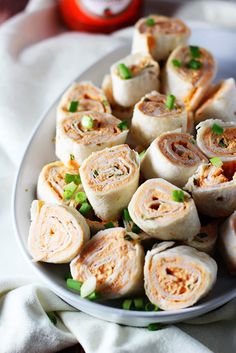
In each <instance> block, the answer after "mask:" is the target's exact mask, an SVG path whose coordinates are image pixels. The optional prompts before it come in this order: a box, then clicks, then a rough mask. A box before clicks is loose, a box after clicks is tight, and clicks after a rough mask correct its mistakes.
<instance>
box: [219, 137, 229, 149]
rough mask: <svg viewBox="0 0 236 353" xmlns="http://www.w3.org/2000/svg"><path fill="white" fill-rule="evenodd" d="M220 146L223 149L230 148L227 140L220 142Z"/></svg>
mask: <svg viewBox="0 0 236 353" xmlns="http://www.w3.org/2000/svg"><path fill="white" fill-rule="evenodd" d="M219 146H220V147H223V148H227V147H228V145H227V144H226V143H225V140H224V139H223V138H222V139H221V140H220V141H219Z"/></svg>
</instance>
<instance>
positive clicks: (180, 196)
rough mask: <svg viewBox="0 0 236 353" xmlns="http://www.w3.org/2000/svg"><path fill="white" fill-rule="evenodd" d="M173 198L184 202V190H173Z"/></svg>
mask: <svg viewBox="0 0 236 353" xmlns="http://www.w3.org/2000/svg"><path fill="white" fill-rule="evenodd" d="M172 199H173V200H174V201H176V202H184V192H183V191H182V190H173V191H172Z"/></svg>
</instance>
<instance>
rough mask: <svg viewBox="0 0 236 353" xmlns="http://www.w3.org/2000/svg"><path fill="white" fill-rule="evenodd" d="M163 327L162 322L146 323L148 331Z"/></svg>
mask: <svg viewBox="0 0 236 353" xmlns="http://www.w3.org/2000/svg"><path fill="white" fill-rule="evenodd" d="M162 328H163V325H162V324H159V323H158V322H157V323H153V324H149V325H148V330H149V331H157V330H160V329H162Z"/></svg>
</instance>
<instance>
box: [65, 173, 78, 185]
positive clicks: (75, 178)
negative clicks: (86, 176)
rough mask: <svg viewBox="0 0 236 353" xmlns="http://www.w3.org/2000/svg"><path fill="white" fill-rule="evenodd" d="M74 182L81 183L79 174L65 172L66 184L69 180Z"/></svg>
mask: <svg viewBox="0 0 236 353" xmlns="http://www.w3.org/2000/svg"><path fill="white" fill-rule="evenodd" d="M72 181H73V182H74V183H75V184H76V185H78V184H81V179H80V175H79V174H69V173H66V175H65V182H66V184H69V183H71V182H72Z"/></svg>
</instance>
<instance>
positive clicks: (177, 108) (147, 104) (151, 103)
mask: <svg viewBox="0 0 236 353" xmlns="http://www.w3.org/2000/svg"><path fill="white" fill-rule="evenodd" d="M166 100H167V97H166V96H165V95H162V94H158V95H151V94H149V95H147V96H146V97H145V98H144V100H142V102H141V103H139V105H138V108H139V110H140V111H142V112H143V113H144V114H145V115H148V116H153V117H164V116H169V115H170V114H171V115H174V114H179V113H181V112H182V111H183V106H182V105H180V104H178V103H175V104H174V107H173V109H171V112H170V110H169V109H168V108H167V106H166Z"/></svg>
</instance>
